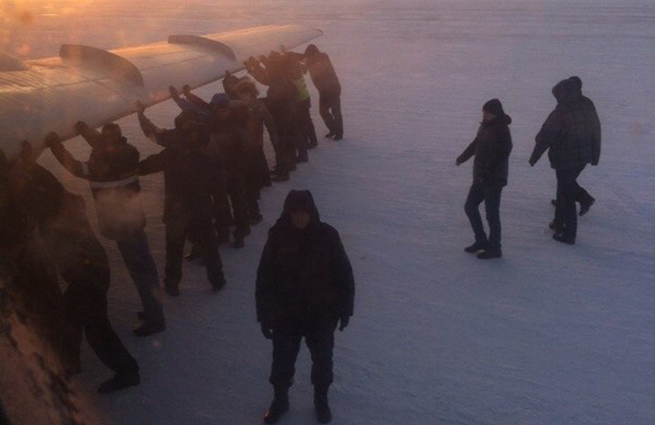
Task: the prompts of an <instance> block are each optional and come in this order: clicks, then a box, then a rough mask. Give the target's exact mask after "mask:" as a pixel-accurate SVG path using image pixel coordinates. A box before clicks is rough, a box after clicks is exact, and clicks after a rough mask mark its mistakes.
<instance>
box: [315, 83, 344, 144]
mask: <svg viewBox="0 0 655 425" xmlns="http://www.w3.org/2000/svg"><path fill="white" fill-rule="evenodd" d="M318 111H319V114H320V115H321V118H323V121H324V122H325V126H326V127H327V128H328V130H329V131H330V133H333V134H334V135H336V136H338V137H342V136H343V118H342V116H341V94H340V93H326V94H320V97H319V101H318Z"/></svg>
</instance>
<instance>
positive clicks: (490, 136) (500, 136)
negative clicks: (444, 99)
mask: <svg viewBox="0 0 655 425" xmlns="http://www.w3.org/2000/svg"><path fill="white" fill-rule="evenodd" d="M511 122H512V118H510V116H509V115H507V114H505V111H504V110H503V105H502V104H501V103H500V101H499V100H498V99H491V100H490V101H488V102H487V103H485V104H484V106H483V107H482V123H481V124H480V128H479V130H478V134H477V136H476V137H475V140H473V142H471V144H470V145H469V146H468V147H467V148H466V149H465V150H464V152H462V154H461V155H460V156H459V157H458V158H457V160H456V161H455V164H456V165H457V166H459V165H461V164H462V163H464V162H466V161H467V160H468V159H469V158H471V157H472V156H475V161H474V163H473V184H472V185H471V189H470V190H469V194H468V197H467V198H466V204H465V205H464V211H466V215H467V216H468V218H469V221H470V222H471V227H473V233H474V234H475V242H474V243H473V245H471V246H468V247H466V248H465V249H464V251H466V252H469V253H475V252H478V251H482V252H481V253H479V254H478V258H479V259H482V260H486V259H491V258H500V257H502V256H503V254H502V250H501V244H500V195H501V192H502V190H503V187H505V186H507V175H508V171H509V154H510V152H511V151H512V135H511V134H510V131H509V124H511ZM482 201H484V206H485V210H486V214H487V222H488V223H489V237H488V238H487V234H486V233H485V231H484V227H483V226H482V218H481V217H480V212H479V211H478V207H479V206H480V204H481V203H482Z"/></svg>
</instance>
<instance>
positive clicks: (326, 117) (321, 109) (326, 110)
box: [318, 94, 336, 137]
mask: <svg viewBox="0 0 655 425" xmlns="http://www.w3.org/2000/svg"><path fill="white" fill-rule="evenodd" d="M330 106H331V104H330V97H329V96H328V95H324V94H320V95H319V99H318V113H319V115H320V116H321V118H322V119H323V122H324V123H325V126H326V127H327V129H328V134H326V135H325V137H332V136H334V135H335V134H336V128H335V123H334V117H333V116H332V112H330Z"/></svg>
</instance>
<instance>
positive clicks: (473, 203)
mask: <svg viewBox="0 0 655 425" xmlns="http://www.w3.org/2000/svg"><path fill="white" fill-rule="evenodd" d="M482 201H484V187H483V186H482V185H479V184H473V185H471V188H470V189H469V194H468V196H467V198H466V203H465V204H464V211H465V212H466V216H467V217H468V219H469V222H470V223H471V228H472V229H473V234H474V235H475V243H474V244H473V245H471V246H470V247H468V248H470V250H468V249H467V251H468V252H475V251H477V250H480V249H485V248H486V247H487V234H486V233H485V232H484V227H483V225H482V217H480V211H479V210H478V208H479V206H480V204H481V203H482ZM474 248H476V249H474Z"/></svg>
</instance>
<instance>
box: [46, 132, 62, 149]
mask: <svg viewBox="0 0 655 425" xmlns="http://www.w3.org/2000/svg"><path fill="white" fill-rule="evenodd" d="M59 142H60V140H59V135H58V134H57V133H55V132H54V131H52V132H50V133H48V135H47V136H45V145H46V146H47V147H49V148H50V147H52V145H54V144H56V143H59Z"/></svg>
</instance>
